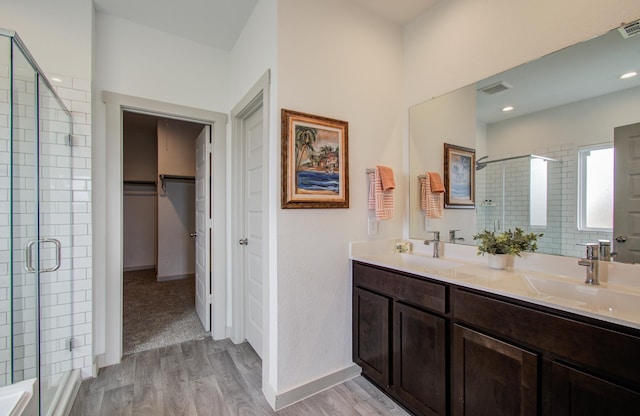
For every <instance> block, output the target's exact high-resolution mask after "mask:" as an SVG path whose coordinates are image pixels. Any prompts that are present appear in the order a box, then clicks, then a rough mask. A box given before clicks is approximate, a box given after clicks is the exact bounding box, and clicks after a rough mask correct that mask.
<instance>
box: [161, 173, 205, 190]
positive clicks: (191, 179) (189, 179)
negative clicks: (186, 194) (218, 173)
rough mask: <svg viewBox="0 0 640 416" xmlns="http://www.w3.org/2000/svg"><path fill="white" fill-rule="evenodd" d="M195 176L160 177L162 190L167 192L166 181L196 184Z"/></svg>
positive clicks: (163, 175)
mask: <svg viewBox="0 0 640 416" xmlns="http://www.w3.org/2000/svg"><path fill="white" fill-rule="evenodd" d="M195 180H196V177H195V176H184V175H165V174H162V175H160V182H162V190H163V191H164V192H167V188H166V184H165V181H186V182H195Z"/></svg>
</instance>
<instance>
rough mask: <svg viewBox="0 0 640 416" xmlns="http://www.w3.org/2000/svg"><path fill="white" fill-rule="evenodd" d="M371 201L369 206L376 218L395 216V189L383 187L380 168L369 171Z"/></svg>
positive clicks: (383, 218)
mask: <svg viewBox="0 0 640 416" xmlns="http://www.w3.org/2000/svg"><path fill="white" fill-rule="evenodd" d="M367 176H368V178H369V203H368V208H369V210H371V211H372V218H375V219H376V220H378V221H379V220H388V219H391V218H393V203H394V199H393V189H389V190H387V191H385V190H383V189H382V180H381V179H380V170H379V169H378V168H376V170H375V172H373V173H369V174H368V175H367Z"/></svg>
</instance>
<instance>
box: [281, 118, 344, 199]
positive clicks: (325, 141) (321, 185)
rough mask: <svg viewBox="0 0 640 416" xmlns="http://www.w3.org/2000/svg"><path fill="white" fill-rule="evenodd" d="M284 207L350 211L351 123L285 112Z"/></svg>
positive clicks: (283, 127) (283, 154)
mask: <svg viewBox="0 0 640 416" xmlns="http://www.w3.org/2000/svg"><path fill="white" fill-rule="evenodd" d="M281 122H282V208H349V160H348V137H349V123H348V122H346V121H341V120H334V119H331V118H327V117H320V116H315V115H311V114H305V113H300V112H297V111H292V110H285V109H282V120H281Z"/></svg>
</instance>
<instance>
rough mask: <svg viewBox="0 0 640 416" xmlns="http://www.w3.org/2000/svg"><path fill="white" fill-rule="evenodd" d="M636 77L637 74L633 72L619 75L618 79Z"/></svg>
mask: <svg viewBox="0 0 640 416" xmlns="http://www.w3.org/2000/svg"><path fill="white" fill-rule="evenodd" d="M635 76H638V73H637V72H635V71H631V72H627V73H626V74H622V75H620V79H629V78H633V77H635Z"/></svg>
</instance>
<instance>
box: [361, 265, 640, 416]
mask: <svg viewBox="0 0 640 416" xmlns="http://www.w3.org/2000/svg"><path fill="white" fill-rule="evenodd" d="M353 283H354V289H353V359H354V361H355V362H356V363H357V364H359V365H360V366H361V367H362V369H363V375H365V376H366V377H368V378H369V379H370V380H372V381H373V382H374V383H375V384H376V385H378V386H379V387H380V388H381V389H382V390H384V391H385V392H386V393H387V394H389V395H390V396H391V397H393V398H394V399H396V400H397V401H398V402H399V403H400V404H402V405H404V406H405V407H406V408H407V409H408V410H410V411H412V412H413V413H414V414H416V415H449V414H451V415H454V416H463V415H465V416H471V415H472V416H483V415H491V416H500V415H505V416H515V415H543V416H547V415H552V416H578V415H580V416H584V415H594V416H595V415H616V416H617V415H637V414H640V413H639V412H638V409H640V359H638V354H639V352H640V331H639V330H637V329H635V328H631V327H626V326H620V325H615V324H611V323H607V322H603V321H600V320H596V319H592V318H589V317H586V316H582V315H577V314H572V313H569V312H562V311H559V310H557V309H552V308H547V307H544V306H541V305H537V304H534V303H530V302H526V301H523V300H518V299H513V298H510V297H505V296H500V295H497V294H493V293H490V292H486V291H482V290H478V289H471V288H467V287H462V286H458V285H455V284H449V283H445V282H440V281H437V280H436V279H427V278H423V277H419V276H414V275H411V274H408V273H404V272H396V271H393V270H390V269H386V268H383V267H378V266H372V265H368V264H365V263H359V262H357V261H354V262H353Z"/></svg>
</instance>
